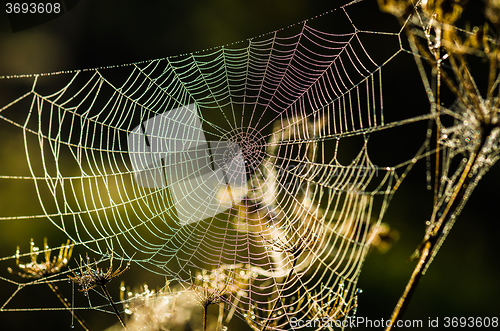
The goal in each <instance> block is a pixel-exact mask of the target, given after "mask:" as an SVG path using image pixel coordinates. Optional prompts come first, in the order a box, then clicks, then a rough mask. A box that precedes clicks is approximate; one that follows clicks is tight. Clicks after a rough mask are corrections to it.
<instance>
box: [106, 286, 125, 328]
mask: <svg viewBox="0 0 500 331" xmlns="http://www.w3.org/2000/svg"><path fill="white" fill-rule="evenodd" d="M101 288H102V291H103V292H104V295H106V298H107V299H108V301H109V304H110V305H111V307H112V308H113V311H114V312H115V315H116V317H118V320H119V321H120V324H121V325H122V327H123V328H124V329H125V330H127V327H126V326H125V322H124V321H123V318H122V317H121V315H120V313H119V312H118V309H117V308H116V305H115V303H114V302H113V299H112V298H111V294H109V291H108V289H107V288H106V285H104V284H103V285H101Z"/></svg>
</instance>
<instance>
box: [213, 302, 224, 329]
mask: <svg viewBox="0 0 500 331" xmlns="http://www.w3.org/2000/svg"><path fill="white" fill-rule="evenodd" d="M223 317H224V301H221V302H219V317H218V319H217V328H216V329H215V330H216V331H222V318H223Z"/></svg>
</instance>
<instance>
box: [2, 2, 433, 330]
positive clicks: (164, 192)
mask: <svg viewBox="0 0 500 331" xmlns="http://www.w3.org/2000/svg"><path fill="white" fill-rule="evenodd" d="M351 6H357V4H352V5H347V6H345V7H342V8H339V9H338V10H332V12H331V13H325V14H324V15H320V17H319V18H317V19H311V20H306V21H303V22H300V23H297V24H295V25H293V26H290V27H288V28H286V29H281V30H278V31H273V32H270V33H268V34H265V35H262V36H259V37H256V38H251V39H248V40H245V41H242V42H239V43H235V44H231V45H226V46H223V47H217V48H213V49H211V50H206V51H201V52H195V53H192V54H183V55H179V56H173V57H167V58H163V59H157V60H151V61H144V62H138V63H132V64H126V65H120V66H113V67H106V68H96V69H87V70H76V71H71V72H57V73H50V74H35V75H26V76H12V77H2V78H3V79H4V80H5V79H7V78H9V79H12V80H14V81H16V80H20V81H21V80H22V81H23V82H25V81H29V85H30V86H31V87H30V88H29V89H27V90H26V92H25V93H24V94H21V95H20V96H19V97H18V98H16V99H14V100H13V101H12V102H11V103H8V104H6V105H4V106H3V107H2V108H0V118H1V119H2V124H1V125H2V126H5V127H9V129H10V130H15V131H16V132H18V136H19V137H20V139H22V141H23V144H24V149H25V153H26V162H27V165H28V168H29V175H25V176H21V175H2V176H1V177H0V180H2V181H15V182H23V183H25V182H28V183H30V184H31V188H32V189H34V190H35V191H36V194H37V196H38V198H39V202H40V206H41V210H42V211H41V212H40V213H39V214H37V215H13V216H2V217H1V218H0V219H1V220H2V221H3V223H6V224H8V223H9V222H14V223H15V222H18V221H19V220H22V219H46V218H47V219H49V220H50V222H51V223H52V224H53V226H55V227H56V228H58V229H59V230H60V231H62V232H63V233H64V234H65V235H66V236H67V237H68V238H69V239H70V240H71V241H72V242H73V243H74V244H75V245H76V246H77V247H82V248H84V249H85V250H87V251H91V252H93V253H95V254H97V255H100V256H102V257H103V260H106V259H108V258H109V256H110V255H112V256H113V257H114V259H115V261H116V260H123V261H131V263H133V264H137V265H141V266H142V267H144V268H145V269H147V270H149V271H151V272H153V273H156V274H159V275H162V276H166V277H167V279H169V280H170V281H177V282H179V283H181V284H189V283H190V282H192V281H193V277H195V274H196V272H199V271H203V273H202V274H201V276H199V277H201V278H199V279H201V280H202V281H203V282H208V283H209V284H211V286H214V287H216V288H221V287H224V290H225V291H227V295H228V300H227V301H228V303H230V305H231V307H232V308H231V309H233V310H235V311H237V312H238V314H239V316H241V317H244V318H246V319H247V320H250V321H251V322H252V323H254V325H255V326H256V327H258V328H262V327H263V326H264V325H265V324H266V323H268V324H269V325H271V326H273V327H274V328H276V329H286V328H287V325H288V324H289V322H290V320H292V318H297V319H303V318H305V317H307V316H308V317H309V318H311V319H314V318H322V317H324V316H329V317H330V318H332V319H334V320H338V321H343V320H345V319H349V318H350V317H351V316H354V315H355V313H356V307H357V294H358V291H359V290H358V288H357V280H358V277H359V275H360V271H361V267H362V264H363V262H364V259H365V257H366V254H367V252H368V249H369V247H370V244H371V241H372V240H373V238H374V237H375V236H376V234H377V233H376V232H377V227H378V225H379V224H380V222H381V220H382V218H383V216H384V213H385V211H386V209H387V207H388V203H389V201H390V199H391V197H392V195H393V194H394V192H395V190H396V189H397V187H398V186H399V184H400V183H401V180H402V178H404V176H405V174H406V171H408V170H409V167H411V165H412V164H414V163H415V162H416V161H417V159H419V158H421V157H422V154H423V149H420V150H415V151H414V154H413V155H414V156H415V157H414V158H411V159H408V160H405V161H403V162H401V163H398V164H396V165H392V166H384V167H379V166H377V165H375V164H374V163H373V162H372V160H371V158H370V156H369V141H370V137H371V135H372V134H377V133H378V132H380V131H385V130H386V129H390V128H393V127H400V126H403V125H406V124H408V123H412V122H417V121H422V120H426V119H429V118H431V117H432V116H433V115H432V114H431V115H425V116H420V117H416V118H409V119H406V120H400V121H393V122H386V119H385V116H384V106H383V104H384V98H383V95H384V94H385V93H384V84H383V79H382V78H383V68H384V66H385V64H386V63H388V62H389V61H390V60H392V59H393V58H394V57H395V56H396V55H398V54H400V53H401V52H403V51H405V48H404V47H403V45H402V43H401V32H400V31H397V32H385V31H384V32H378V31H365V30H363V29H360V28H358V26H357V22H355V21H353V20H351V18H350V16H349V11H350V10H351ZM325 17H326V18H331V17H334V18H335V20H336V26H335V28H336V32H335V33H332V32H328V31H325V30H322V29H320V28H317V27H316V22H317V21H320V20H321V19H325ZM318 25H319V24H318ZM339 31H340V32H339ZM371 40H377V45H380V44H382V43H383V45H386V46H384V48H385V52H382V53H385V54H384V55H383V56H380V55H377V54H376V52H375V49H374V47H373V46H370V45H372V44H371V43H370V41H371ZM370 47H371V48H370ZM347 155H349V156H352V158H351V159H349V156H347ZM33 184H34V185H33ZM46 250H49V251H50V249H49V248H48V247H47V248H46ZM19 256H20V258H21V259H22V258H23V257H24V258H25V259H27V258H28V256H29V254H19V253H18V254H17V257H19ZM14 259H16V256H10V257H6V258H3V259H2V261H10V262H12V260H14ZM1 280H2V281H3V282H8V283H10V284H14V285H16V286H17V289H16V290H15V291H14V292H13V293H12V294H11V295H10V296H9V298H8V299H7V300H6V301H5V302H4V304H3V305H2V307H1V309H2V311H9V310H16V309H18V308H10V307H9V304H10V302H11V300H12V299H13V298H14V297H15V296H16V295H17V294H18V293H19V292H20V291H22V290H24V289H25V288H27V287H29V285H33V284H40V283H44V282H46V283H51V282H60V281H65V280H66V276H65V273H61V274H57V275H55V276H50V277H44V278H42V279H39V280H36V281H33V282H31V283H20V282H18V281H17V280H16V279H15V277H14V276H12V277H10V278H3V277H2V278H1ZM228 284H229V285H228ZM89 293H90V294H93V292H89ZM90 294H89V301H88V306H86V304H83V305H82V306H81V307H80V308H86V307H90V308H91V309H97V310H99V309H101V310H103V309H105V307H104V306H98V305H93V304H92V302H91V300H90ZM307 301H314V302H318V303H321V305H320V304H313V305H307V304H305V303H304V302H307ZM326 307H333V308H334V309H327V308H326ZM23 308H24V309H29V308H30V307H23ZM50 309H53V308H50Z"/></svg>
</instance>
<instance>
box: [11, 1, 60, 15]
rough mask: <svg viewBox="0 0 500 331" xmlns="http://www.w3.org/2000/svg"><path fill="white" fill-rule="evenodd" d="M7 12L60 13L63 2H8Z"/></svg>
mask: <svg viewBox="0 0 500 331" xmlns="http://www.w3.org/2000/svg"><path fill="white" fill-rule="evenodd" d="M5 12H6V13H7V14H59V13H60V12H61V4H60V3H59V2H54V3H51V2H47V3H34V2H30V3H28V2H7V3H6V4H5Z"/></svg>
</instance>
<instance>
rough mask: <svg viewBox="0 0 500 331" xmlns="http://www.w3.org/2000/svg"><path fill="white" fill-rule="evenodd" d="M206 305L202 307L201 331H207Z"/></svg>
mask: <svg viewBox="0 0 500 331" xmlns="http://www.w3.org/2000/svg"><path fill="white" fill-rule="evenodd" d="M208 306H209V305H208V304H206V305H203V331H207V317H208Z"/></svg>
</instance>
